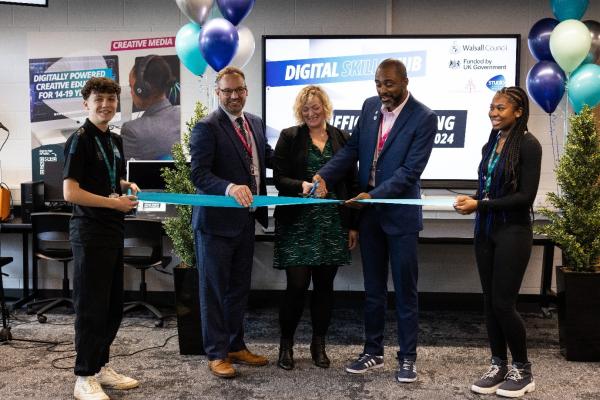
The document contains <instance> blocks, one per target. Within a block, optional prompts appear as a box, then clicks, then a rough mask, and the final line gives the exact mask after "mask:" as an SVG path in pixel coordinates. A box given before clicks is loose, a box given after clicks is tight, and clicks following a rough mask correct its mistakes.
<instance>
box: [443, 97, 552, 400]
mask: <svg viewBox="0 0 600 400" xmlns="http://www.w3.org/2000/svg"><path fill="white" fill-rule="evenodd" d="M489 117H490V120H491V122H492V132H491V133H490V137H489V139H488V142H487V143H486V145H485V146H484V147H483V152H482V153H483V158H482V160H481V163H480V164H479V169H478V179H479V186H478V191H477V194H476V195H475V196H473V197H469V196H458V197H457V198H456V202H455V206H454V208H455V209H456V211H457V212H459V213H460V214H470V213H472V212H477V215H476V218H475V256H476V259H477V268H478V270H479V276H480V280H481V285H482V288H483V296H484V305H485V317H486V325H487V331H488V337H489V341H490V347H491V351H492V360H491V365H490V367H489V369H488V371H487V372H486V373H485V374H484V375H483V376H482V377H481V379H479V380H478V381H476V382H475V383H474V384H473V385H472V386H471V390H472V391H474V392H476V393H483V394H487V393H496V394H498V395H500V396H505V397H521V396H523V395H524V394H525V393H527V392H532V391H534V390H535V382H534V381H533V375H532V373H531V363H530V362H529V360H528V358H527V344H526V332H525V324H524V322H523V319H522V318H521V316H520V315H519V313H518V312H517V309H516V303H517V296H518V294H519V288H520V286H521V282H522V280H523V275H524V274H525V269H526V268H527V263H528V261H529V256H530V254H531V245H532V240H533V233H532V229H531V221H532V218H531V215H532V213H533V208H532V206H533V201H534V199H535V196H536V193H537V189H538V184H539V180H540V165H541V158H542V149H541V146H540V143H539V142H538V141H537V139H536V138H535V137H534V136H533V135H532V134H531V133H530V132H528V129H527V120H528V118H529V100H528V98H527V93H525V91H524V90H523V89H521V88H519V87H514V86H513V87H509V88H503V89H502V90H500V91H498V92H496V95H495V96H494V99H493V100H492V103H491V104H490V111H489ZM507 345H508V348H509V349H510V352H511V354H512V361H513V362H512V365H511V366H510V368H509V366H508V356H507Z"/></svg>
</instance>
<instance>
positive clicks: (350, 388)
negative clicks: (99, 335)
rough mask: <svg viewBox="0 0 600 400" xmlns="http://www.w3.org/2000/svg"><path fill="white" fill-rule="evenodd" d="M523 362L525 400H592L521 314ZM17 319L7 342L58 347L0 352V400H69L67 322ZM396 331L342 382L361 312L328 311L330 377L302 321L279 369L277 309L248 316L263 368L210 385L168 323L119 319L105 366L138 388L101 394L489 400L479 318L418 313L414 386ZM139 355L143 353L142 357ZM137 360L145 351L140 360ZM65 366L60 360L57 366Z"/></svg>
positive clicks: (202, 365) (595, 378) (596, 382)
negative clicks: (404, 379) (528, 387)
mask: <svg viewBox="0 0 600 400" xmlns="http://www.w3.org/2000/svg"><path fill="white" fill-rule="evenodd" d="M523 316H524V319H525V322H526V324H527V329H528V345H529V357H530V359H531V361H532V362H533V370H534V375H535V381H536V386H537V389H536V391H535V392H534V393H530V394H528V395H526V396H525V398H526V399H529V400H534V399H559V400H570V399H577V400H592V399H594V400H598V399H600V363H575V362H567V361H565V359H564V358H563V357H562V356H561V355H560V353H559V348H558V330H557V323H556V318H552V319H545V318H542V317H541V315H540V314H537V313H527V314H524V315H523ZM34 317H35V316H33V317H32V316H28V315H25V314H24V313H23V312H22V311H21V312H18V313H17V315H16V320H13V321H11V322H12V326H13V328H12V335H13V338H14V339H37V340H43V341H48V342H61V344H60V345H56V346H55V345H50V344H33V343H27V342H20V341H15V340H13V341H11V342H9V343H4V344H1V345H0V400H13V399H70V398H72V393H73V384H74V376H73V373H72V366H73V358H72V357H70V356H72V355H73V354H74V352H73V345H72V341H73V336H74V333H73V316H72V315H70V314H68V313H63V314H61V313H55V314H48V323H47V324H45V325H41V324H39V323H38V322H37V320H36V319H35V318H34ZM395 332H396V324H395V319H394V316H393V314H392V313H391V312H390V313H389V314H388V319H387V324H386V351H387V354H386V359H385V366H384V368H382V369H379V370H375V371H370V372H368V373H366V374H363V375H350V374H347V373H345V372H344V370H343V367H344V365H345V364H346V363H347V362H348V361H349V360H352V359H353V358H354V357H356V355H357V354H358V353H359V352H360V351H361V343H362V336H363V331H362V316H361V312H360V311H359V310H349V309H336V310H335V311H334V320H333V321H332V326H331V330H330V335H329V338H328V347H327V350H328V354H329V356H330V358H331V360H332V366H331V368H329V369H320V368H317V367H315V366H314V365H313V364H312V362H311V359H310V352H309V341H310V336H311V331H310V324H309V322H308V316H307V314H306V313H305V317H304V319H303V321H302V323H301V325H300V327H299V329H298V334H297V339H296V346H295V348H294V351H295V358H296V368H295V369H294V370H293V371H284V370H282V369H280V368H277V366H276V364H275V362H276V359H277V354H278V342H279V338H278V326H277V312H276V310H275V309H254V310H250V311H249V313H248V317H247V326H246V341H247V344H248V346H249V348H250V349H251V350H253V351H255V352H257V353H260V354H264V355H266V356H267V357H268V358H269V359H270V360H271V363H270V364H269V365H268V366H266V367H261V368H252V367H246V366H240V367H239V369H238V370H239V373H240V375H239V377H237V378H236V379H232V380H222V379H219V378H215V377H213V376H212V375H210V374H209V373H208V370H207V361H206V358H205V357H203V356H182V355H179V350H178V343H177V337H176V336H175V335H176V333H177V329H176V326H175V321H174V320H170V321H169V323H168V324H167V326H166V327H164V328H156V327H154V324H153V322H152V321H151V320H149V319H147V318H144V317H142V316H138V317H126V318H125V319H124V320H123V324H122V326H121V329H120V331H119V334H118V336H117V338H116V340H115V342H114V344H113V347H112V355H113V358H112V360H111V364H110V365H112V366H113V367H114V368H115V369H116V370H118V371H120V372H123V373H126V374H129V375H131V376H133V377H135V378H137V379H138V380H139V381H140V382H141V386H140V387H139V388H137V389H133V390H130V391H116V390H107V394H108V395H109V396H110V397H111V399H231V400H240V399H302V400H312V399H315V400H317V399H318V400H321V399H340V400H341V399H352V400H354V399H356V400H362V399H480V398H482V399H489V398H497V396H495V395H488V396H480V395H476V394H474V393H471V392H470V390H469V387H470V384H471V383H472V382H473V380H474V379H476V378H477V377H479V376H480V375H481V374H482V373H483V372H484V371H485V370H486V369H487V364H488V359H489V351H488V348H487V339H486V334H485V325H484V322H483V318H482V316H481V314H480V313H476V312H471V311H425V312H421V316H420V342H419V343H420V344H419V350H418V351H419V356H418V357H419V359H418V363H417V367H418V371H419V379H418V381H417V382H415V383H412V384H399V383H397V382H395V381H394V372H395V370H396V368H397V361H396V360H395V359H394V355H395V351H396V346H395V344H394V343H395V339H394V338H395ZM144 349H146V350H144ZM140 350H143V351H140ZM65 357H66V358H65Z"/></svg>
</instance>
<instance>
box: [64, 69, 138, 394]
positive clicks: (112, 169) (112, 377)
mask: <svg viewBox="0 0 600 400" xmlns="http://www.w3.org/2000/svg"><path fill="white" fill-rule="evenodd" d="M120 92H121V88H120V87H119V85H118V84H117V83H116V82H115V81H113V80H112V79H108V78H92V79H90V80H89V81H88V82H87V83H86V84H85V86H84V87H83V89H82V90H81V94H82V97H83V105H84V107H85V109H86V110H87V111H88V118H87V119H86V121H85V123H84V124H83V125H82V126H81V127H80V128H79V129H78V130H77V131H76V132H75V133H73V134H72V135H71V137H70V138H69V139H68V140H67V143H66V145H65V167H64V171H63V178H64V182H63V191H64V197H65V200H67V201H68V202H70V203H73V217H72V218H71V225H70V238H71V246H72V248H73V257H74V262H75V271H74V276H73V302H74V305H75V313H76V318H75V350H76V351H77V358H76V361H75V375H77V381H76V383H75V389H74V396H75V398H76V399H81V400H85V399H93V400H104V399H106V400H108V396H107V395H106V394H105V393H104V391H103V390H102V386H104V387H109V388H114V389H131V388H134V387H137V386H138V385H139V383H138V381H136V380H135V379H132V378H129V377H126V376H123V375H121V374H118V373H116V372H115V371H114V370H113V369H112V368H110V367H107V366H106V364H107V363H108V359H109V350H110V345H111V343H112V341H113V340H114V338H115V336H116V334H117V331H118V329H119V325H120V324H121V318H122V314H123V238H124V216H125V213H127V212H128V211H130V210H131V209H133V208H134V207H135V206H136V205H137V200H136V197H135V194H136V193H137V192H138V190H139V188H138V187H137V185H136V184H135V183H130V182H127V181H126V180H125V179H124V176H125V157H124V155H123V143H122V141H121V138H120V137H119V136H117V135H115V134H114V133H112V132H111V131H110V129H109V126H108V123H109V122H110V120H111V119H112V118H113V117H114V116H115V113H116V111H117V104H118V95H119V93H120ZM128 190H130V191H131V192H132V193H133V195H125V194H124V193H127V191H128Z"/></svg>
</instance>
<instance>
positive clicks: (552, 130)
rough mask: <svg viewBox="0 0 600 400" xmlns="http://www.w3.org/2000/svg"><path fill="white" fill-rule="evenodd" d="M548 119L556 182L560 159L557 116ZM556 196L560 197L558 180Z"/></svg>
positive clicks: (550, 116) (552, 115) (549, 115)
mask: <svg viewBox="0 0 600 400" xmlns="http://www.w3.org/2000/svg"><path fill="white" fill-rule="evenodd" d="M548 117H549V119H550V139H551V140H552V160H553V161H554V175H555V178H554V179H555V180H556V168H557V167H558V158H559V154H558V137H555V136H556V126H555V124H556V115H555V114H548ZM555 142H556V144H557V145H556V146H555ZM556 194H557V195H558V196H560V187H559V186H558V180H556Z"/></svg>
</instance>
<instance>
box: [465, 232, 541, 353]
mask: <svg viewBox="0 0 600 400" xmlns="http://www.w3.org/2000/svg"><path fill="white" fill-rule="evenodd" d="M483 229H485V228H482V231H483ZM532 242H533V234H532V230H531V227H530V226H527V225H517V224H510V225H502V226H499V227H495V228H494V229H492V231H491V232H490V234H489V236H487V235H485V234H480V235H478V237H477V238H476V240H475V256H476V258H477V268H478V269H479V278H480V279H481V286H482V288H483V298H484V308H485V321H486V326H487V331H488V337H489V340H490V347H491V350H492V356H495V357H499V358H500V359H502V360H508V357H507V349H506V347H507V345H508V348H509V349H510V352H511V354H512V358H513V361H516V362H522V363H524V362H527V343H526V339H527V335H526V331H525V323H524V322H523V319H522V318H521V316H520V315H519V313H518V312H517V297H518V295H519V289H520V287H521V282H522V281H523V275H524V274H525V269H526V268H527V263H528V262H529V257H530V255H531V246H532Z"/></svg>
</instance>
